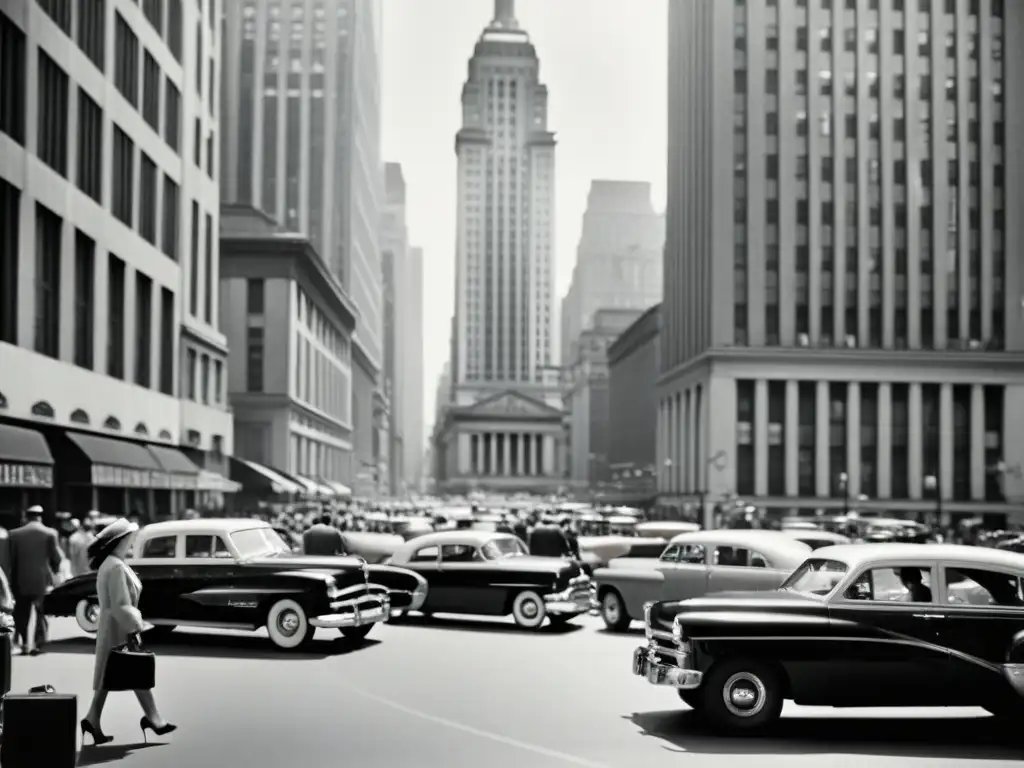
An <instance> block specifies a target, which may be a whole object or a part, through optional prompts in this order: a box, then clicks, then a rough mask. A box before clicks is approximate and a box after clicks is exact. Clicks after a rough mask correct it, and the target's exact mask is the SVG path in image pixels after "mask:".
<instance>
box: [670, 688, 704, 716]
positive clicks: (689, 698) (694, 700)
mask: <svg viewBox="0 0 1024 768" xmlns="http://www.w3.org/2000/svg"><path fill="white" fill-rule="evenodd" d="M676 693H677V694H679V698H680V699H682V700H683V704H685V705H686V706H688V707H689V708H690V709H692V710H694V711H700V710H701V709H703V706H704V697H703V691H701V689H700V688H694V689H691V690H683V689H682V688H676Z"/></svg>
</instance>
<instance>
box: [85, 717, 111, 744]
mask: <svg viewBox="0 0 1024 768" xmlns="http://www.w3.org/2000/svg"><path fill="white" fill-rule="evenodd" d="M79 725H80V726H81V727H82V746H83V747H84V746H85V734H87V733H88V734H89V735H90V736H92V743H93V746H98V745H99V744H106V743H107V742H111V741H113V740H114V737H113V736H107V734H105V733H104V732H103V731H101V730H100V729H99V728H97V727H96V726H95V725H93V724H92V723H90V722H89V720H88V719H86V720H83V721H82V722H81V723H79Z"/></svg>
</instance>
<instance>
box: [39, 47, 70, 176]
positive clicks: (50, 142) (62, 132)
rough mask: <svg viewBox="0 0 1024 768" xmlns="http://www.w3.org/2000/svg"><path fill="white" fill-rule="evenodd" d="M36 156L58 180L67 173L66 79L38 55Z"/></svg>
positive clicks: (51, 62) (43, 55)
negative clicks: (53, 171)
mask: <svg viewBox="0 0 1024 768" xmlns="http://www.w3.org/2000/svg"><path fill="white" fill-rule="evenodd" d="M38 121H39V126H38V132H37V134H36V136H37V141H38V146H37V147H36V155H37V156H38V157H39V159H40V160H42V161H43V162H44V163H46V164H47V165H48V166H50V167H51V168H53V170H55V171H56V172H57V173H59V174H60V175H61V176H65V177H66V176H67V173H68V76H67V73H65V72H64V70H63V69H61V68H60V67H58V66H57V64H56V62H54V60H53V59H51V58H50V57H49V56H47V55H46V54H45V53H43V51H42V50H40V51H39V114H38Z"/></svg>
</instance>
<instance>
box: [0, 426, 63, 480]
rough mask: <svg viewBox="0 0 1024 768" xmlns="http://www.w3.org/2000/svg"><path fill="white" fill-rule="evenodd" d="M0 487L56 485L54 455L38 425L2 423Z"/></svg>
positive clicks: (0, 433)
mask: <svg viewBox="0 0 1024 768" xmlns="http://www.w3.org/2000/svg"><path fill="white" fill-rule="evenodd" d="M0 487H2V488H52V487H53V456H52V455H51V454H50V447H49V446H48V445H47V444H46V438H44V437H43V436H42V435H41V434H39V433H38V432H36V431H35V430H34V429H26V428H25V427H16V426H14V425H13V424H0Z"/></svg>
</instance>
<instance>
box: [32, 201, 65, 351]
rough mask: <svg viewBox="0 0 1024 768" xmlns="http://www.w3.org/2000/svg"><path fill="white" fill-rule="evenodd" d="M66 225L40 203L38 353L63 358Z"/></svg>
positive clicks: (37, 313) (36, 345) (37, 273)
mask: <svg viewBox="0 0 1024 768" xmlns="http://www.w3.org/2000/svg"><path fill="white" fill-rule="evenodd" d="M63 228H64V222H63V221H61V218H60V217H59V216H58V215H57V214H55V213H54V212H53V211H51V210H49V209H48V208H44V207H43V206H41V205H40V204H39V203H36V334H35V335H36V339H35V342H36V343H35V350H36V352H39V353H40V354H43V355H48V356H50V357H53V358H59V357H60V241H61V231H62V230H63Z"/></svg>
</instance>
